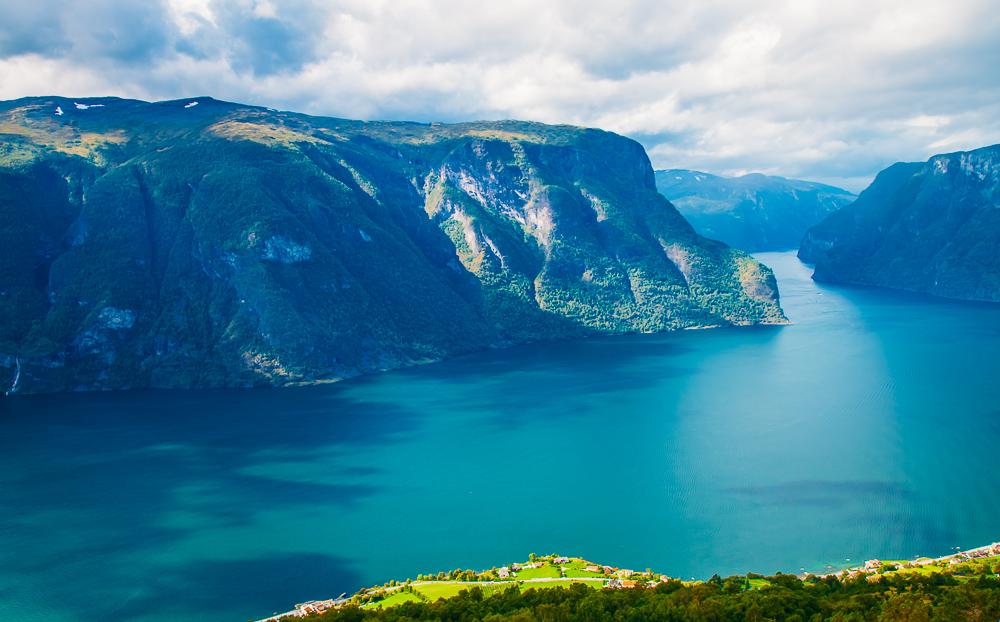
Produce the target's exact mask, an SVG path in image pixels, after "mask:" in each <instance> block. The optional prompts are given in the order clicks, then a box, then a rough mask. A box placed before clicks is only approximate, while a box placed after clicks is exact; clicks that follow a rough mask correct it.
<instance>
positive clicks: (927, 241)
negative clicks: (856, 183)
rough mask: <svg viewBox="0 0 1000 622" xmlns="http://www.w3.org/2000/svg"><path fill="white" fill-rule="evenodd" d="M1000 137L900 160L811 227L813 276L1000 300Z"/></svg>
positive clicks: (805, 251)
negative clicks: (983, 143)
mask: <svg viewBox="0 0 1000 622" xmlns="http://www.w3.org/2000/svg"><path fill="white" fill-rule="evenodd" d="M998 245H1000V145H994V146H992V147H985V148H982V149H976V150H974V151H967V152H959V153H949V154H945V155H937V156H934V157H932V158H931V159H930V160H928V161H927V162H925V163H899V164H894V165H893V166H891V167H889V168H887V169H885V170H884V171H882V172H881V173H879V174H878V176H877V177H876V178H875V181H874V182H872V184H871V186H869V187H868V188H867V189H866V190H865V191H864V192H862V193H861V195H860V196H859V197H858V200H857V201H856V202H854V203H853V204H851V205H850V206H848V207H845V208H844V209H842V210H840V211H839V212H836V213H835V214H833V215H832V216H830V217H829V218H827V219H826V220H824V221H823V222H821V223H820V224H818V225H816V226H815V227H813V228H812V229H810V230H809V232H808V233H807V234H806V236H805V238H804V239H803V241H802V247H801V249H800V250H799V257H801V258H802V259H803V260H804V261H808V262H811V263H815V264H816V273H815V278H816V279H819V280H826V281H838V282H845V283H858V284H865V285H877V286H882V287H891V288H895V289H904V290H909V291H916V292H926V293H929V294H934V295H936V296H944V297H948V298H960V299H966V300H982V301H993V302H997V301H1000V253H998V252H997V249H998Z"/></svg>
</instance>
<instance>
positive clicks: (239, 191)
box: [0, 97, 784, 392]
mask: <svg viewBox="0 0 1000 622" xmlns="http://www.w3.org/2000/svg"><path fill="white" fill-rule="evenodd" d="M0 141H2V142H0V244H2V247H3V249H4V252H3V254H2V256H0V380H2V379H4V378H6V380H5V381H4V382H6V383H7V384H6V385H5V386H10V385H13V387H12V388H13V389H16V390H17V391H20V392H40V391H61V390H85V389H116V388H129V387H150V386H151V387H215V386H249V385H258V384H265V385H286V384H297V383H303V382H315V381H322V380H333V379H339V378H343V377H348V376H353V375H356V374H359V373H364V372H369V371H374V370H381V369H387V368H393V367H400V366H404V365H409V364H414V363H419V362H423V361H428V360H434V359H439V358H442V357H447V356H453V355H456V354H460V353H464V352H470V351H474V350H479V349H483V348H489V347H500V346H505V345H509V344H513V343H518V342H525V341H532V340H539V339H553V338H563V337H571V336H577V335H585V334H593V333H622V332H652V331H663V330H672V329H679V328H687V327H699V326H708V325H749V324H769V323H780V322H783V321H784V316H783V314H782V311H781V309H780V307H779V304H778V293H777V288H776V285H775V281H774V277H773V275H772V273H771V271H770V270H769V269H768V268H766V267H765V266H763V265H761V264H760V263H758V262H757V261H755V260H754V259H753V258H751V257H749V256H747V255H746V254H744V253H742V252H739V251H735V250H731V249H729V248H726V247H725V246H724V245H722V244H719V243H717V242H713V241H710V240H707V239H705V238H702V237H700V236H699V235H697V234H696V233H695V232H694V231H693V230H692V229H691V227H690V226H689V225H688V223H687V222H686V221H685V220H684V219H683V218H682V217H681V216H680V215H679V214H678V213H677V211H676V210H675V209H674V208H673V206H671V205H670V203H669V202H667V201H666V200H665V199H663V197H661V196H660V195H659V194H658V193H657V192H656V190H655V186H654V182H653V171H652V168H651V167H650V164H649V160H648V158H647V157H646V154H645V152H644V151H643V149H642V147H641V146H640V145H639V144H638V143H636V142H634V141H632V140H629V139H626V138H623V137H621V136H617V135H615V134H611V133H608V132H603V131H599V130H593V129H584V128H578V127H569V126H549V125H542V124H538V123H527V122H518V121H501V122H481V123H461V124H454V125H443V124H437V123H434V124H419V123H395V122H368V123H366V122H360V121H349V120H344V119H334V118H322V117H311V116H307V115H303V114H296V113H291V112H279V111H275V110H271V109H265V108H259V107H253V106H246V105H240V104H233V103H226V102H222V101H217V100H214V99H211V98H207V97H198V98H195V99H190V100H180V101H165V102H157V103H147V102H141V101H134V100H123V99H117V98H92V99H76V100H73V99H66V98H59V97H44V98H27V99H20V100H16V101H9V102H3V103H0Z"/></svg>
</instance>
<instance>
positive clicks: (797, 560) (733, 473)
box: [0, 253, 1000, 622]
mask: <svg viewBox="0 0 1000 622" xmlns="http://www.w3.org/2000/svg"><path fill="white" fill-rule="evenodd" d="M762 258H763V259H764V261H765V262H766V263H768V264H769V265H771V266H772V267H774V269H775V272H776V273H777V275H778V277H779V282H780V286H781V291H782V302H783V305H784V307H785V309H786V311H787V313H788V316H789V317H790V318H791V320H792V321H793V322H794V323H793V325H791V326H786V327H770V328H759V329H734V330H717V331H699V332H696V333H683V334H671V335H657V336H630V337H615V338H602V339H591V340H584V341H577V342H568V343H558V344H537V345H532V346H526V347H521V348H515V349H511V350H505V351H498V352H488V353H483V354H480V355H476V356H471V357H465V358H463V359H459V360H454V361H450V362H445V363H441V364H436V365H428V366H424V367H419V368H414V369H409V370H403V371H400V372H394V373H389V374H383V375H379V376H372V377H368V378H363V379H359V380H357V381H352V382H348V383H343V384H342V385H339V386H327V387H313V388H303V389H293V390H281V391H211V392H190V393H183V392H178V393H165V392H140V393H129V394H95V395H71V396H33V397H19V398H16V399H10V400H5V401H3V402H0V408H2V421H0V425H2V428H0V431H2V433H0V490H2V492H3V494H2V495H0V619H3V620H5V621H12V622H17V621H24V622H29V621H30V622H36V621H39V620H82V621H90V620H102V619H115V620H150V621H152V620H157V621H161V620H174V619H185V620H217V619H234V620H239V619H247V618H248V617H253V616H258V617H259V616H262V615H264V614H266V613H269V612H271V611H274V610H277V609H284V608H287V607H288V606H289V605H291V604H294V603H295V602H296V601H302V600H305V599H309V598H317V597H325V596H330V595H336V594H339V593H340V592H343V591H349V590H351V589H353V588H355V587H357V586H359V585H361V584H364V583H373V582H381V581H384V580H386V579H389V578H402V577H406V576H414V575H416V574H417V573H418V572H424V571H429V570H438V569H446V568H454V567H456V566H463V567H469V566H472V567H477V568H478V567H486V566H491V565H494V564H498V563H502V562H507V561H511V560H513V559H518V558H523V557H525V556H526V555H527V554H528V553H530V552H532V551H534V552H538V553H542V552H550V551H558V552H560V553H564V554H569V553H578V554H583V555H587V556H589V557H592V558H594V559H599V560H607V561H609V562H613V563H616V564H622V565H625V566H633V567H638V568H645V567H647V566H652V567H655V568H657V569H661V570H663V571H666V572H670V573H673V574H676V575H679V576H685V577H687V576H707V575H710V574H712V573H713V572H720V573H722V574H725V573H731V572H742V571H746V570H751V569H752V570H756V571H761V572H770V571H774V570H779V569H780V570H785V571H797V570H798V569H799V568H802V567H805V568H810V569H822V568H823V567H824V566H825V565H827V564H833V565H836V564H840V563H843V561H844V559H845V558H852V559H855V560H857V559H863V558H865V557H871V556H876V555H877V556H884V557H908V556H912V555H915V554H918V553H944V552H947V551H948V550H949V549H950V548H951V547H953V546H957V545H962V546H970V545H975V544H979V543H983V542H987V541H993V540H995V539H996V538H997V537H998V533H997V531H998V528H1000V525H998V524H997V522H996V520H995V517H996V516H998V515H1000V495H998V494H997V491H998V490H1000V475H998V472H997V470H996V469H995V464H994V463H995V448H996V447H997V443H998V441H1000V410H998V407H997V404H998V403H1000V401H998V398H1000V395H998V393H1000V387H998V386H997V384H996V382H995V378H997V377H998V372H1000V369H998V368H1000V363H998V362H997V357H996V352H998V351H1000V349H998V345H1000V334H998V333H1000V322H998V319H1000V311H998V309H997V308H996V307H993V306H988V305H974V304H960V303H951V302H943V301H937V300H932V299H927V298H922V297H917V296H910V295H902V294H894V293H887V292H880V291H876V290H867V289H852V288H833V287H826V286H818V285H816V284H814V283H813V282H812V281H811V280H810V279H809V271H808V269H807V268H806V267H805V266H802V265H801V264H800V263H798V261H797V260H796V259H795V258H794V256H793V255H791V254H788V253H782V254H764V255H762Z"/></svg>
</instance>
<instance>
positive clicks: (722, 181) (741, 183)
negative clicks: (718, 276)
mask: <svg viewBox="0 0 1000 622" xmlns="http://www.w3.org/2000/svg"><path fill="white" fill-rule="evenodd" d="M656 189H657V190H659V191H660V194H662V195H663V196H665V197H667V198H668V199H670V202H671V203H673V204H674V205H675V206H676V207H677V209H678V210H679V211H680V212H681V214H683V215H684V217H685V218H687V219H688V221H689V222H690V223H691V225H692V226H693V227H694V228H695V231H697V232H698V233H700V234H701V235H703V236H705V237H708V238H712V239H715V240H721V241H723V242H725V243H726V244H728V245H730V246H732V247H735V248H741V249H743V250H747V251H770V250H788V249H792V248H798V246H799V242H801V240H802V236H803V234H805V232H806V229H808V228H809V227H811V226H812V225H814V224H816V223H818V222H819V221H821V220H823V218H825V217H826V216H828V215H829V214H831V213H833V212H834V211H836V210H837V209H839V208H841V207H843V206H844V205H847V204H848V203H850V202H851V201H853V200H854V198H855V196H854V195H853V194H851V193H850V192H848V191H847V190H843V189H841V188H835V187H833V186H827V185H824V184H819V183H815V182H811V181H799V180H797V179H785V178H784V177H769V176H767V175H761V174H759V173H752V174H750V175H743V176H742V177H719V176H717V175H710V174H708V173H702V172H699V171H688V170H684V169H670V170H665V171H656Z"/></svg>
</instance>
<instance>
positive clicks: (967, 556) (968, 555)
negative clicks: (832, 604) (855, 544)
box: [847, 542, 1000, 576]
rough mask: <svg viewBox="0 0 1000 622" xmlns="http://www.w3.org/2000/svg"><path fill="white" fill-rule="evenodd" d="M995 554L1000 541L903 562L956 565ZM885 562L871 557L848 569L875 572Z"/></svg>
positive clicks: (855, 572)
mask: <svg viewBox="0 0 1000 622" xmlns="http://www.w3.org/2000/svg"><path fill="white" fill-rule="evenodd" d="M994 555H1000V542H994V543H993V544H987V545H986V546H980V547H978V548H974V549H969V550H967V551H959V552H957V553H955V554H953V555H945V556H944V557H936V558H934V559H931V558H929V557H924V558H921V559H918V560H915V561H912V562H907V563H905V564H903V568H913V567H919V566H933V565H936V564H940V563H942V562H948V564H949V565H951V566H954V565H957V564H961V563H962V562H967V561H969V560H972V559H982V558H984V557H992V556H994ZM884 563H885V562H883V561H881V560H878V559H869V560H868V561H866V562H865V565H864V566H863V567H862V568H852V569H850V570H848V571H847V573H848V575H849V576H855V575H858V574H869V573H873V572H878V571H879V570H881V569H882V566H883V565H884Z"/></svg>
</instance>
